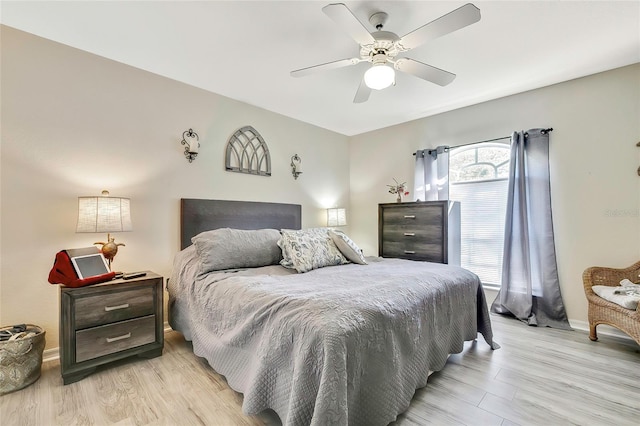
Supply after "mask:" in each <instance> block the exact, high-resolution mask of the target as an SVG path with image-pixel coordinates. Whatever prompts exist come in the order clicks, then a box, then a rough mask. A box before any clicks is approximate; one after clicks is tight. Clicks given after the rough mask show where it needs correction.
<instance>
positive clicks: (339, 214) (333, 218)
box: [327, 209, 347, 226]
mask: <svg viewBox="0 0 640 426" xmlns="http://www.w3.org/2000/svg"><path fill="white" fill-rule="evenodd" d="M346 225H347V210H346V209H327V226H346Z"/></svg>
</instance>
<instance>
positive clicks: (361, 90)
mask: <svg viewBox="0 0 640 426" xmlns="http://www.w3.org/2000/svg"><path fill="white" fill-rule="evenodd" d="M370 94H371V89H370V88H369V86H367V85H366V84H365V83H364V78H363V79H362V81H361V82H360V86H358V91H357V92H356V96H355V97H354V98H353V103H354V104H361V103H363V102H367V100H369V95H370Z"/></svg>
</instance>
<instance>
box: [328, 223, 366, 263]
mask: <svg viewBox="0 0 640 426" xmlns="http://www.w3.org/2000/svg"><path fill="white" fill-rule="evenodd" d="M329 236H330V237H331V239H332V240H333V242H334V243H335V244H336V246H337V247H338V250H340V252H341V253H342V254H343V255H344V257H346V258H347V259H349V260H350V261H351V262H353V263H357V264H359V265H366V264H367V261H366V260H365V258H364V254H363V253H362V249H361V248H360V247H358V245H357V244H356V243H354V242H353V240H352V239H351V238H349V237H347V234H345V233H344V232H342V231H337V230H334V229H331V230H329Z"/></svg>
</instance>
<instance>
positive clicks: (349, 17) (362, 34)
mask: <svg viewBox="0 0 640 426" xmlns="http://www.w3.org/2000/svg"><path fill="white" fill-rule="evenodd" d="M322 11H323V12H324V14H325V15H327V16H328V17H329V18H331V19H332V20H333V21H334V22H335V23H336V24H338V26H339V27H340V28H342V30H343V31H345V32H346V33H347V34H349V35H350V36H351V38H353V39H354V40H355V41H356V42H357V43H358V44H372V43H374V42H375V41H376V40H375V39H374V38H373V36H372V35H371V33H369V31H367V29H366V28H365V26H364V25H362V23H361V22H360V21H359V20H358V18H356V17H355V16H354V14H353V13H351V11H350V10H349V8H348V7H347V6H346V5H344V4H343V3H334V4H329V5H326V6H325V7H323V8H322Z"/></svg>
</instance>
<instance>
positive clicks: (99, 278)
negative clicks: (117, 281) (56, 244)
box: [49, 250, 116, 287]
mask: <svg viewBox="0 0 640 426" xmlns="http://www.w3.org/2000/svg"><path fill="white" fill-rule="evenodd" d="M115 276H116V273H115V272H109V273H106V274H102V275H96V276H95V277H89V278H84V279H79V278H78V274H76V270H75V269H74V267H73V265H72V264H71V258H69V254H67V252H66V251H65V250H62V251H60V252H58V253H57V254H56V260H55V261H54V262H53V268H51V271H50V272H49V282H50V283H51V284H64V285H66V286H67V287H83V286H86V285H91V284H98V283H103V282H105V281H110V280H112V279H113V278H114V277H115Z"/></svg>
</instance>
